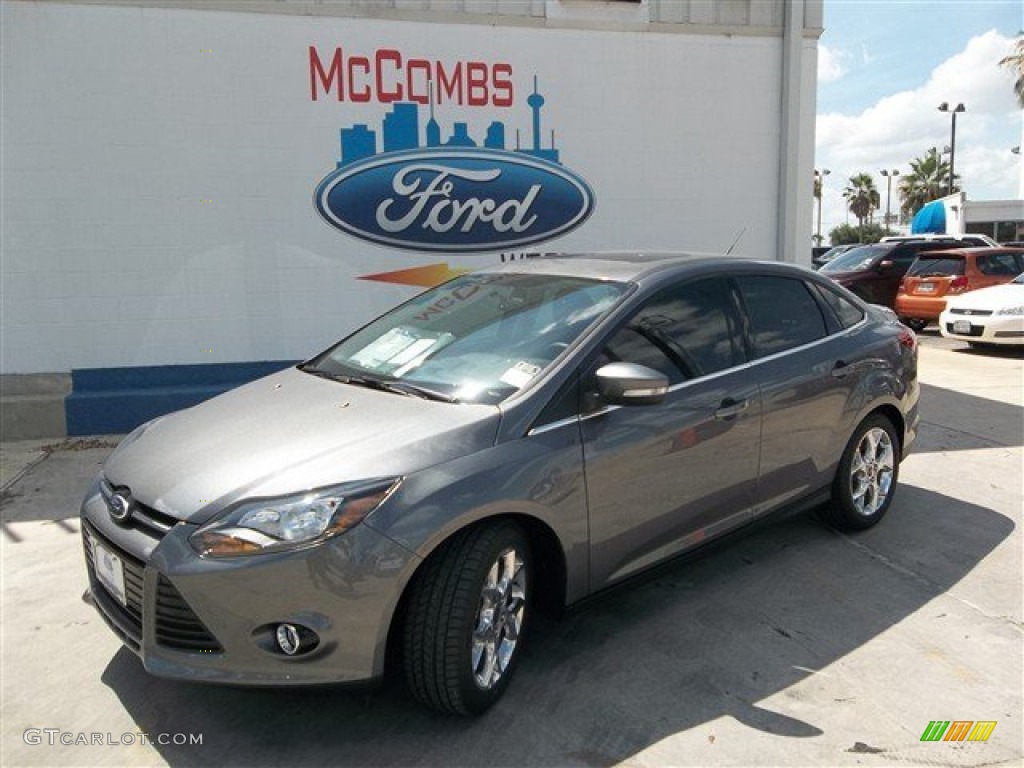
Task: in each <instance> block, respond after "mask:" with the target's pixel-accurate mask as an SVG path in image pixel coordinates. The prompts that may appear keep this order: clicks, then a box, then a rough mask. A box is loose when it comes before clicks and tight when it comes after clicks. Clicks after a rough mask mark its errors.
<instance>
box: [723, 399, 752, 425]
mask: <svg viewBox="0 0 1024 768" xmlns="http://www.w3.org/2000/svg"><path fill="white" fill-rule="evenodd" d="M749 407H750V401H749V400H746V399H744V400H735V399H733V398H731V397H727V398H725V400H723V401H722V404H721V405H720V406H719V408H718V410H716V411H715V418H716V419H718V420H719V421H728V420H729V419H734V418H736V417H737V416H738V415H739V414H741V413H743V411H745V410H747V408H749Z"/></svg>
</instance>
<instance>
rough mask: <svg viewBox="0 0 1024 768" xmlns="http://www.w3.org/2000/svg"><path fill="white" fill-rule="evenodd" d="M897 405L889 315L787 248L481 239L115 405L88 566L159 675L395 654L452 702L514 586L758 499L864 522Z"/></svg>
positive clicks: (693, 538) (885, 490) (320, 666)
mask: <svg viewBox="0 0 1024 768" xmlns="http://www.w3.org/2000/svg"><path fill="white" fill-rule="evenodd" d="M917 401H918V383H917V346H916V338H915V336H914V334H913V333H912V332H911V331H909V330H908V329H907V328H905V327H903V326H902V325H900V324H899V323H898V322H897V321H896V319H895V316H894V315H893V314H892V313H891V312H889V311H887V310H884V309H882V308H879V307H873V306H869V305H866V304H864V303H863V302H861V301H860V300H859V299H858V298H856V297H855V296H853V295H852V294H850V293H849V292H847V291H846V290H844V289H843V288H841V287H838V286H837V285H835V284H834V283H832V282H831V281H829V280H827V279H825V278H821V277H819V276H818V275H816V274H814V273H812V272H810V271H807V270H804V269H800V268H796V267H792V266H786V265H782V264H776V263H762V262H752V261H744V260H739V259H731V258H726V257H693V256H678V255H664V254H602V255H580V256H561V257H555V258H538V259H529V260H525V261H518V262H513V263H509V264H504V265H501V266H497V267H494V268H491V269H486V270H483V271H480V272H476V273H473V274H470V275H464V276H462V277H459V278H456V279H455V280H453V281H451V282H449V283H446V284H445V285H442V286H440V287H438V288H435V289H433V290H430V291H427V292H426V293H424V294H422V295H420V296H418V297H416V298H414V299H412V300H411V301H409V302H407V303H405V304H403V305H401V306H399V307H398V308H396V309H394V310H392V311H391V312H389V313H387V314H385V315H383V316H382V317H380V318H378V319H376V320H374V321H373V322H371V323H369V324H368V325H366V326H365V327H363V328H362V329H360V330H358V331H356V332H355V333H353V334H352V335H350V336H348V337H347V338H346V339H344V340H343V341H341V342H339V343H338V344H337V345H336V346H333V347H331V348H330V349H328V350H326V351H325V352H323V353H321V354H319V355H317V356H316V357H314V358H312V359H311V360H309V361H307V362H305V363H303V364H301V365H298V366H296V367H294V368H290V369H287V370H284V371H281V372H280V373H277V374H274V375H272V376H269V377H267V378H265V379H261V380H259V381H255V382H253V383H251V384H248V385H246V386H243V387H240V388H238V389H236V390H234V391H231V392H228V393H226V394H224V395H221V396H220V397H217V398H214V399H212V400H209V401H207V402H205V403H203V404H201V405H198V406H195V407H193V408H190V409H187V410H184V411H181V412H178V413H175V414H171V415H169V416H165V417H162V418H158V419H156V420H154V421H151V422H149V423H147V424H144V425H142V426H141V427H139V428H138V429H136V430H135V431H134V432H133V433H132V434H130V435H129V436H128V437H126V438H125V439H124V441H123V442H122V443H121V444H120V446H118V448H117V450H116V451H115V452H114V453H113V454H112V455H111V457H110V459H109V460H108V461H107V463H106V465H105V467H104V468H103V472H102V475H101V476H100V477H99V478H97V481H96V483H95V485H94V486H93V488H92V489H91V490H90V491H89V492H88V494H87V496H86V498H85V501H84V503H83V507H82V529H83V536H84V545H85V556H86V559H87V563H88V572H89V580H90V590H91V594H92V598H93V602H94V604H95V605H96V607H97V609H98V610H99V612H100V614H101V615H102V616H103V617H104V619H105V620H106V621H107V623H108V624H109V625H110V627H111V628H112V629H113V630H114V631H115V632H116V633H117V634H118V635H119V636H120V637H121V639H122V640H123V642H124V643H125V644H126V645H127V646H128V647H130V648H131V649H132V650H133V651H135V653H137V654H138V655H139V657H140V658H141V660H142V663H143V665H144V666H145V668H146V670H147V671H149V672H151V673H153V674H155V675H159V676H162V677H168V678H175V679H180V680H193V681H202V682H217V683H230V684H255V685H301V684H314V683H327V682H352V681H364V680H369V679H374V678H378V677H380V676H381V674H382V673H383V670H384V664H385V659H390V658H397V659H400V660H401V662H402V663H403V666H404V668H405V673H406V678H407V680H408V682H409V686H410V688H411V690H412V692H413V693H414V694H415V695H416V696H417V697H418V698H419V699H421V700H422V701H424V702H425V703H427V704H429V705H431V706H433V707H436V708H438V709H441V710H443V711H446V712H453V713H460V714H471V713H477V712H480V711H483V710H484V709H486V708H487V707H488V706H490V705H491V704H493V703H494V701H496V700H497V698H498V697H499V696H500V695H501V693H502V692H503V691H504V689H505V688H506V686H507V685H508V683H509V680H510V678H511V676H512V673H513V671H514V669H515V666H516V664H517V663H518V662H519V660H520V656H521V649H522V639H523V637H524V633H525V632H527V631H528V629H529V625H530V620H531V617H532V616H533V613H534V612H535V611H540V612H549V613H557V612H558V611H559V610H560V609H562V608H563V607H564V606H565V605H567V604H571V603H574V602H576V601H578V600H580V599H582V598H584V597H586V596H587V595H590V594H592V593H594V592H597V591H599V590H602V589H605V588H607V587H609V586H611V585H613V584H615V583H617V582H620V581H622V580H623V579H626V578H628V577H630V576H633V575H635V574H637V573H639V572H641V571H643V570H644V569H646V568H649V567H650V566H653V565H655V564H656V563H659V562H662V561H664V560H665V559H667V558H671V557H673V556H676V555H679V554H681V553H683V552H686V551H689V550H691V549H693V548H695V547H698V546H700V545H701V544H703V543H704V542H707V541H709V540H711V539H714V538H716V537H719V536H721V535H723V534H725V533H727V532H730V531H733V530H736V529H738V528H740V527H742V526H745V525H747V524H749V523H751V522H752V521H754V520H756V519H758V518H760V517H762V516H764V515H766V514H768V513H770V512H774V511H777V510H782V509H787V510H789V509H799V508H808V509H810V508H816V509H818V510H819V511H820V512H821V513H822V514H823V516H824V517H825V518H826V520H827V521H828V522H830V523H831V524H833V525H836V526H838V527H840V528H843V529H863V528H868V527H870V526H872V525H874V524H875V523H877V522H878V521H879V520H880V519H881V518H882V517H883V515H885V513H886V511H887V510H888V509H889V506H890V504H891V502H892V499H893V495H894V493H895V489H896V481H897V476H898V473H899V464H900V461H901V460H902V458H903V457H904V456H906V455H907V452H908V451H909V449H910V446H911V444H912V442H913V440H914V436H915V433H916V429H917V423H918V410H917ZM797 586H798V585H794V588H796V587H797ZM389 649H393V650H394V651H395V653H389Z"/></svg>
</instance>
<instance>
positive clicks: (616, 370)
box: [595, 363, 668, 405]
mask: <svg viewBox="0 0 1024 768" xmlns="http://www.w3.org/2000/svg"><path fill="white" fill-rule="evenodd" d="M595 376H596V377H597V391H598V393H599V394H600V395H601V400H602V402H604V403H606V404H608V405H655V404H657V403H660V402H661V401H662V400H664V399H665V394H666V393H667V392H668V376H666V375H665V374H663V373H661V372H659V371H656V370H654V369H653V368H648V367H647V366H646V365H637V364H636V363H608V364H607V365H602V366H601V367H600V368H598V369H597V373H596V374H595Z"/></svg>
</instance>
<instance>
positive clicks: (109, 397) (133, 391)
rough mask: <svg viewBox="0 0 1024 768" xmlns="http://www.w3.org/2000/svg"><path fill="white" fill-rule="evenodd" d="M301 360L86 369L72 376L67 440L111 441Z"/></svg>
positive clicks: (66, 403)
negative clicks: (111, 437)
mask: <svg viewBox="0 0 1024 768" xmlns="http://www.w3.org/2000/svg"><path fill="white" fill-rule="evenodd" d="M297 362H298V361H297V360H268V361H264V362H258V363H208V364H203V365H159V366H146V367H139V368H84V369H81V370H74V371H72V372H71V394H69V395H68V396H67V397H66V398H65V400H64V405H65V410H66V414H67V416H66V418H67V434H68V435H69V436H80V435H111V434H120V433H124V432H130V431H131V430H133V429H135V427H137V426H139V424H142V423H144V422H147V421H149V420H150V419H154V418H156V417H157V416H162V415H164V414H165V413H170V412H171V411H178V410H181V409H182V408H188V407H190V406H193V405H196V404H197V403H201V402H202V401H203V400H207V399H209V398H211V397H214V396H215V395H219V394H221V393H222V392H226V391H228V390H229V389H234V388H235V387H238V386H241V385H242V384H247V383H248V382H250V381H254V380H256V379H259V378H262V377H263V376H268V375H270V374H271V373H275V372H277V371H280V370H282V369H284V368H287V367H288V366H290V365H295V364H296V363H297Z"/></svg>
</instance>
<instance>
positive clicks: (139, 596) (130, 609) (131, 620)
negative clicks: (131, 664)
mask: <svg viewBox="0 0 1024 768" xmlns="http://www.w3.org/2000/svg"><path fill="white" fill-rule="evenodd" d="M82 533H83V536H82V546H83V547H84V548H85V562H86V565H87V566H88V569H89V584H90V586H91V588H92V596H93V602H95V603H96V606H97V607H98V608H99V609H100V612H101V613H103V615H104V616H105V617H106V619H107V621H108V622H109V623H110V624H111V626H112V627H113V628H114V630H115V631H116V632H117V633H118V634H119V635H121V637H122V638H123V639H124V640H125V641H126V642H128V643H129V644H130V645H131V646H132V647H133V648H135V649H136V650H138V649H139V647H140V646H141V645H142V605H143V595H144V594H145V587H144V585H145V577H144V575H143V574H144V573H145V566H144V565H143V564H142V563H141V562H139V561H138V560H136V559H135V558H134V557H132V556H131V555H129V554H128V553H127V552H125V551H124V550H123V549H121V548H120V547H117V546H115V545H114V544H112V543H111V542H110V541H109V540H108V539H107V538H106V537H104V536H101V535H100V534H99V533H98V532H97V531H96V529H95V528H93V527H92V525H90V524H89V523H88V522H86V521H85V520H83V521H82ZM89 536H92V537H93V538H94V539H96V540H97V541H99V543H100V545H101V546H102V547H104V548H106V549H108V550H110V551H111V552H113V553H114V554H115V555H117V556H118V557H119V558H120V559H121V563H122V564H123V565H124V596H125V604H124V605H121V601H120V600H118V599H117V598H116V597H114V596H113V595H112V594H110V593H109V592H107V590H106V587H104V586H103V585H102V584H100V582H99V579H97V578H96V565H95V563H93V557H94V553H93V551H92V546H91V544H90V543H89Z"/></svg>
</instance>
